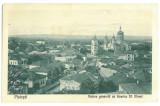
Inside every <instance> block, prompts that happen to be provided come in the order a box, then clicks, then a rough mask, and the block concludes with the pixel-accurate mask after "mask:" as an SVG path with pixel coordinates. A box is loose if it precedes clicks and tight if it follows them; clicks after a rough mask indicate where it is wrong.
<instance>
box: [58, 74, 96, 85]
mask: <svg viewBox="0 0 160 106" xmlns="http://www.w3.org/2000/svg"><path fill="white" fill-rule="evenodd" d="M87 79H91V80H92V81H94V82H95V83H98V80H97V79H96V78H94V77H93V76H92V74H90V73H81V74H75V75H70V76H66V77H63V78H61V79H60V80H67V81H71V80H74V81H76V82H79V83H83V82H84V81H86V80H87Z"/></svg>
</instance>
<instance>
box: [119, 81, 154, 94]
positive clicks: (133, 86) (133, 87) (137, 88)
mask: <svg viewBox="0 0 160 106" xmlns="http://www.w3.org/2000/svg"><path fill="white" fill-rule="evenodd" d="M120 86H121V88H122V89H123V90H124V91H125V92H127V93H128V94H151V92H152V88H151V87H152V84H151V83H140V84H137V83H126V84H120Z"/></svg>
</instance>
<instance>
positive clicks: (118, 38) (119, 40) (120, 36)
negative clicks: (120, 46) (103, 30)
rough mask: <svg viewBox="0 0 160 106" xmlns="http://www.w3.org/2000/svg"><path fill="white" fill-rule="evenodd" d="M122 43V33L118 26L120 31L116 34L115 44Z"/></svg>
mask: <svg viewBox="0 0 160 106" xmlns="http://www.w3.org/2000/svg"><path fill="white" fill-rule="evenodd" d="M123 41H124V33H123V31H121V26H120V30H119V31H118V32H117V42H118V43H121V42H123Z"/></svg>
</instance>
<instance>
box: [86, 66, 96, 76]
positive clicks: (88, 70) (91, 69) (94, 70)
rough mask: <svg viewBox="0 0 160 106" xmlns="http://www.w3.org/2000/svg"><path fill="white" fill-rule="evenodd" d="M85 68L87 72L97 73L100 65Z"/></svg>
mask: <svg viewBox="0 0 160 106" xmlns="http://www.w3.org/2000/svg"><path fill="white" fill-rule="evenodd" d="M85 70H86V71H87V72H90V73H92V74H97V73H98V70H99V68H98V67H95V66H88V67H86V68H85Z"/></svg>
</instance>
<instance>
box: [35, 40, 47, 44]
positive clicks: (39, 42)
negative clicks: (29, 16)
mask: <svg viewBox="0 0 160 106" xmlns="http://www.w3.org/2000/svg"><path fill="white" fill-rule="evenodd" d="M36 43H37V44H40V45H44V44H45V41H44V40H38V41H36Z"/></svg>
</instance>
